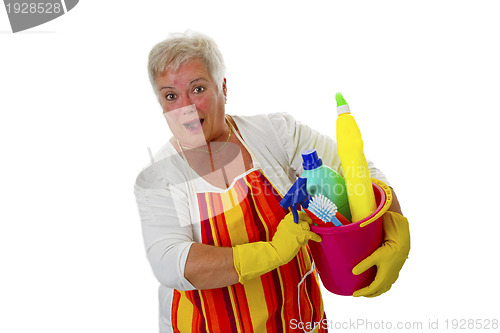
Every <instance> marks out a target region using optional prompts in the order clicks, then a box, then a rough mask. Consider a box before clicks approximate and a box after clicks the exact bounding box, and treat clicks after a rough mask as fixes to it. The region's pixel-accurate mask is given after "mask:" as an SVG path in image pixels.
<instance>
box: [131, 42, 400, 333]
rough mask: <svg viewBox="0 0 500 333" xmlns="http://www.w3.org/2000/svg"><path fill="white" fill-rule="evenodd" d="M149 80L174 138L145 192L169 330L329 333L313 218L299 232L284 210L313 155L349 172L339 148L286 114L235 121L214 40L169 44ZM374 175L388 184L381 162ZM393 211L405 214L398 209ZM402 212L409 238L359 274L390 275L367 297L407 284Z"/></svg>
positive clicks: (153, 59) (156, 53)
mask: <svg viewBox="0 0 500 333" xmlns="http://www.w3.org/2000/svg"><path fill="white" fill-rule="evenodd" d="M148 70H149V76H150V80H151V84H152V85H153V89H154V91H155V93H156V94H157V96H158V100H159V102H160V104H161V107H162V109H163V112H164V116H165V118H166V120H167V123H168V126H169V128H170V130H171V132H172V134H173V137H172V138H171V139H170V141H169V142H168V143H167V144H166V145H165V146H164V147H162V148H161V149H160V151H159V152H158V153H157V154H156V155H155V156H154V158H152V162H151V164H150V165H148V166H147V167H146V168H145V169H144V170H142V172H141V173H140V174H139V176H138V177H137V181H136V184H135V195H136V199H137V203H138V207H139V212H140V216H141V220H142V226H143V236H144V241H145V245H146V250H147V256H148V259H149V261H150V263H151V266H152V268H153V271H154V274H155V276H156V277H157V279H158V281H159V282H160V284H161V285H160V289H159V298H160V331H161V332H290V331H302V328H303V329H304V330H305V331H313V332H324V331H326V329H327V328H326V326H325V325H324V323H325V322H326V319H325V318H326V317H325V312H324V309H323V303H322V298H321V293H320V287H319V284H318V279H317V276H316V273H315V271H314V265H313V260H312V257H311V253H310V251H309V248H308V246H307V243H308V241H309V240H311V241H316V242H318V241H321V238H320V237H319V236H318V235H316V234H315V233H313V232H311V231H310V230H309V224H310V223H311V220H310V218H309V217H308V216H307V214H301V213H299V217H300V222H299V223H298V224H295V223H294V222H293V217H292V215H291V214H288V212H285V211H284V210H283V209H282V208H281V207H280V206H279V201H280V200H281V198H282V196H283V195H284V194H285V193H286V191H287V190H288V189H289V188H290V186H291V184H293V182H294V181H295V180H296V178H297V177H298V176H299V175H300V174H301V172H302V166H301V163H302V161H301V152H303V151H305V150H306V149H309V148H314V149H316V150H317V151H318V154H319V155H320V156H321V157H322V159H323V162H324V163H325V164H326V165H329V166H330V167H332V168H333V169H335V170H338V171H339V172H341V170H340V161H339V158H338V156H337V152H336V145H335V142H334V141H333V140H332V139H330V138H329V137H328V136H325V135H322V134H320V133H318V132H316V131H314V130H312V129H311V128H309V127H307V126H306V125H304V124H301V123H300V122H297V121H295V120H294V119H293V118H292V117H291V116H290V115H288V114H285V113H274V114H267V115H259V116H251V117H242V116H229V115H226V112H225V104H226V98H227V85H226V79H225V77H224V63H223V59H222V56H221V54H220V52H219V50H218V48H217V46H216V44H215V43H214V42H213V41H212V40H211V39H209V38H207V37H205V36H202V35H198V34H183V35H175V36H172V37H171V38H169V39H167V40H165V41H163V42H161V43H159V44H157V45H156V46H155V47H154V48H153V49H152V50H151V52H150V55H149V65H148ZM370 173H371V176H372V177H374V178H377V179H380V180H382V181H385V182H387V180H386V178H385V176H384V175H383V174H382V173H381V172H380V171H379V170H377V169H376V168H375V167H374V166H373V164H371V163H370ZM391 210H393V211H397V212H398V213H401V211H400V209H399V205H398V203H397V199H395V200H394V203H393V206H392V207H391ZM398 213H393V214H394V216H397V218H396V220H397V222H396V224H397V225H399V226H400V229H401V230H402V231H401V230H400V232H399V234H403V236H401V237H399V236H398V237H395V238H396V239H392V240H389V241H391V244H392V245H391V249H392V250H391V251H387V250H386V249H384V250H385V252H383V253H382V252H380V253H379V255H378V256H377V257H376V258H374V259H373V258H372V259H371V261H370V260H369V259H370V258H368V259H366V260H365V261H364V262H362V264H363V265H364V267H361V268H359V267H358V270H360V271H363V270H365V269H367V268H369V267H370V266H373V265H377V266H378V267H379V272H381V273H380V274H378V275H377V278H376V280H375V282H374V283H373V284H372V285H370V286H369V287H367V288H365V289H363V290H361V291H359V292H357V293H358V295H357V296H376V295H378V294H380V293H382V292H385V291H386V290H388V289H389V288H390V286H391V284H392V283H393V282H394V281H395V280H396V278H397V275H398V272H399V270H400V269H401V267H402V265H403V262H404V259H406V256H407V254H408V251H409V234H408V231H407V230H408V227H407V222H406V219H404V217H402V216H401V215H400V214H398ZM384 221H385V218H384ZM384 223H385V222H384ZM384 225H385V224H384ZM406 235H407V236H408V237H407V240H406V238H405V237H406ZM406 243H408V244H406ZM386 248H389V247H386ZM377 252H378V251H376V252H375V253H377ZM388 272H389V273H388ZM382 273H383V274H382ZM322 323H323V324H322ZM299 328H301V329H299Z"/></svg>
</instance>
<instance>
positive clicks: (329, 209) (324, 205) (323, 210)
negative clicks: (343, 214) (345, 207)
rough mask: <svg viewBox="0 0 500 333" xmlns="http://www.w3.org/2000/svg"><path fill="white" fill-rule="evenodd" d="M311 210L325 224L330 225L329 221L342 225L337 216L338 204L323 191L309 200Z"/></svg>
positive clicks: (338, 225) (337, 225)
mask: <svg viewBox="0 0 500 333" xmlns="http://www.w3.org/2000/svg"><path fill="white" fill-rule="evenodd" d="M309 210H310V211H311V213H313V214H314V215H316V217H317V218H319V219H320V220H321V221H323V222H325V226H328V225H327V223H328V222H332V223H333V224H334V225H335V226H336V227H341V226H342V223H340V221H339V220H338V219H337V218H336V217H335V214H336V213H337V206H335V204H334V203H333V202H331V201H330V200H329V199H328V198H327V197H325V196H324V195H323V194H321V193H320V194H318V195H316V196H315V197H313V198H312V200H311V201H310V202H309Z"/></svg>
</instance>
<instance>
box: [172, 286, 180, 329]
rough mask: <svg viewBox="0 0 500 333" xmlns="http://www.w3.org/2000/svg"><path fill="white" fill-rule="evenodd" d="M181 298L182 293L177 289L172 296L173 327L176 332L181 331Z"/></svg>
mask: <svg viewBox="0 0 500 333" xmlns="http://www.w3.org/2000/svg"><path fill="white" fill-rule="evenodd" d="M180 299H181V295H180V293H179V292H178V291H177V290H174V296H173V297H172V328H173V330H174V332H175V333H180V331H179V329H178V328H177V325H178V324H177V320H178V310H179V301H180Z"/></svg>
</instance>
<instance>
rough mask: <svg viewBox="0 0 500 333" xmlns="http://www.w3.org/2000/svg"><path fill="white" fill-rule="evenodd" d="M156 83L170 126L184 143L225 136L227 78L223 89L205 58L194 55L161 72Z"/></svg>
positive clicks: (195, 142)
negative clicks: (201, 58)
mask: <svg viewBox="0 0 500 333" xmlns="http://www.w3.org/2000/svg"><path fill="white" fill-rule="evenodd" d="M156 85H157V87H158V91H159V96H160V104H161V106H162V108H163V113H164V115H165V118H166V119H167V123H168V126H169V128H170V130H171V131H172V133H173V135H174V136H175V138H177V139H178V140H179V142H181V144H182V145H185V146H190V147H198V146H200V145H204V144H206V142H210V141H213V140H217V139H219V140H220V141H222V140H225V138H226V137H227V134H228V133H227V126H226V124H225V121H224V116H225V100H226V80H225V79H224V83H223V89H222V91H220V90H221V89H218V88H217V85H216V83H215V81H214V80H213V79H212V76H211V75H210V73H209V72H208V70H207V68H206V67H205V64H204V63H203V61H201V60H199V59H194V60H191V61H188V62H187V63H184V64H183V65H181V66H180V67H179V68H178V69H177V70H176V71H172V70H167V71H165V72H163V73H160V74H159V75H158V76H157V77H156Z"/></svg>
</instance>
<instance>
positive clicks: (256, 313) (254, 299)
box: [243, 278, 269, 332]
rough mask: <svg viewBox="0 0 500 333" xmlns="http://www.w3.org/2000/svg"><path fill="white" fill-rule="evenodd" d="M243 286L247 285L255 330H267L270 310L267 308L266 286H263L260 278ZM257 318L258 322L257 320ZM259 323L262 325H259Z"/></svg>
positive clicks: (246, 290) (246, 289)
mask: <svg viewBox="0 0 500 333" xmlns="http://www.w3.org/2000/svg"><path fill="white" fill-rule="evenodd" d="M243 286H244V287H245V293H246V296H247V302H248V309H249V312H250V319H251V320H252V325H253V330H254V332H265V331H266V321H267V318H268V317H269V311H268V310H267V305H266V296H265V295H264V287H263V286H262V283H261V280H260V279H259V278H257V279H252V280H249V281H248V282H246V283H245V284H244V285H243ZM256 319H257V320H258V322H256V321H255V320H256ZM258 324H261V325H262V326H258Z"/></svg>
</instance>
